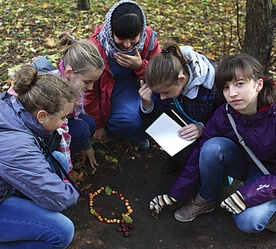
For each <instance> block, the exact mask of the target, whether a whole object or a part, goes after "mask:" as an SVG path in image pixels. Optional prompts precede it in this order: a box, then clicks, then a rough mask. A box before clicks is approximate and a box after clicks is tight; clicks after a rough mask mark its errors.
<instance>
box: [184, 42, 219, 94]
mask: <svg viewBox="0 0 276 249" xmlns="http://www.w3.org/2000/svg"><path fill="white" fill-rule="evenodd" d="M180 49H181V51H182V53H183V55H184V57H185V58H186V64H187V66H188V69H189V72H190V79H189V82H188V84H187V85H186V86H185V87H184V90H183V93H182V94H183V95H184V96H186V97H188V98H189V99H194V98H196V97H197V94H198V90H199V87H200V86H201V85H202V86H203V87H204V88H206V89H212V87H213V85H214V79H215V68H214V66H213V65H212V64H211V62H210V61H209V59H208V58H207V57H205V56H204V55H201V54H199V53H197V52H195V51H194V50H193V49H192V48H191V47H190V46H181V47H180Z"/></svg>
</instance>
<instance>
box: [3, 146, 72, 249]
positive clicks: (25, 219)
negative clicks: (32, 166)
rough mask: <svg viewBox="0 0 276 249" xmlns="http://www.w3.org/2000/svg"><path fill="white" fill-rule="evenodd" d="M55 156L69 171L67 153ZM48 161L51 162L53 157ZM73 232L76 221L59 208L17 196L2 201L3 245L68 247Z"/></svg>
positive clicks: (30, 248)
mask: <svg viewBox="0 0 276 249" xmlns="http://www.w3.org/2000/svg"><path fill="white" fill-rule="evenodd" d="M53 156H54V157H55V158H56V159H57V160H59V161H60V163H61V164H62V166H63V167H64V169H65V170H67V171H68V169H69V164H68V161H67V159H66V157H65V156H64V155H63V154H62V153H61V152H58V151H54V152H53ZM47 161H48V162H49V164H50V165H51V162H50V159H48V160H47ZM52 171H53V172H54V169H52ZM73 236H74V224H73V223H72V221H71V220H70V219H69V218H67V217H66V216H64V215H63V214H61V213H59V212H55V211H51V210H48V209H45V208H43V207H40V206H38V205H37V204H35V203H34V202H33V201H31V200H27V199H24V198H20V197H16V196H11V197H9V198H7V199H6V200H5V201H3V202H2V203H1V204H0V249H6V248H11V249H13V248H16V249H38V248H39V249H44V248H45V249H51V248H66V247H67V246H68V245H69V244H70V243H71V241H72V239H73Z"/></svg>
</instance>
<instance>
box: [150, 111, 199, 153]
mask: <svg viewBox="0 0 276 249" xmlns="http://www.w3.org/2000/svg"><path fill="white" fill-rule="evenodd" d="M173 113H174V114H175V115H177V114H176V113H175V112H173ZM176 117H177V118H178V119H180V120H181V121H182V122H183V125H184V124H186V123H185V121H184V120H183V119H181V118H180V117H179V115H177V116H176ZM180 128H181V126H180V125H179V124H178V123H177V122H176V121H174V120H173V119H172V118H171V117H169V116H168V115H167V114H166V113H163V114H162V115H161V116H160V117H159V118H158V119H156V120H155V121H154V122H153V123H152V124H151V126H150V127H148V129H147V130H146V132H147V133H148V134H149V135H150V136H151V137H152V138H153V139H154V140H155V141H156V142H157V143H158V144H159V145H160V146H161V147H162V148H163V149H164V150H165V151H166V152H167V153H168V154H169V155H170V156H174V155H175V154H176V153H178V152H179V151H181V150H182V149H184V148H185V147H187V146H188V145H190V144H191V143H193V142H194V141H195V139H193V140H189V141H188V140H184V139H182V138H180V137H179V135H178V131H179V129H180Z"/></svg>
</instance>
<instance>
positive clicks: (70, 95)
mask: <svg viewBox="0 0 276 249" xmlns="http://www.w3.org/2000/svg"><path fill="white" fill-rule="evenodd" d="M13 88H14V91H15V92H16V93H17V98H18V99H19V101H20V102H21V103H22V104H23V106H24V107H25V108H26V110H27V111H28V112H30V113H34V112H35V111H37V110H45V111H47V112H48V113H49V114H50V115H53V116H55V115H56V114H58V113H59V112H60V111H62V110H63V109H64V107H65V104H66V103H68V102H69V103H73V102H74V101H75V98H76V93H75V91H74V90H73V87H72V86H71V85H70V84H69V83H67V82H66V81H65V80H63V79H62V78H61V77H58V76H55V75H52V74H51V75H50V74H49V75H48V74H46V75H45V74H44V75H42V74H41V75H38V74H37V71H36V69H35V68H34V67H33V66H31V65H26V66H24V67H22V69H21V70H20V71H19V72H18V73H17V75H16V80H15V82H14V86H13Z"/></svg>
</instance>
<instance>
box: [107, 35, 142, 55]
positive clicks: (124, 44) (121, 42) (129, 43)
mask: <svg viewBox="0 0 276 249" xmlns="http://www.w3.org/2000/svg"><path fill="white" fill-rule="evenodd" d="M113 38H114V42H115V43H116V45H117V46H118V47H119V48H121V49H122V50H124V51H128V50H130V49H132V48H133V47H134V46H135V45H136V44H137V43H138V41H139V39H140V34H138V35H137V36H135V37H132V38H128V39H120V38H119V37H117V36H116V35H114V34H113Z"/></svg>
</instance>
